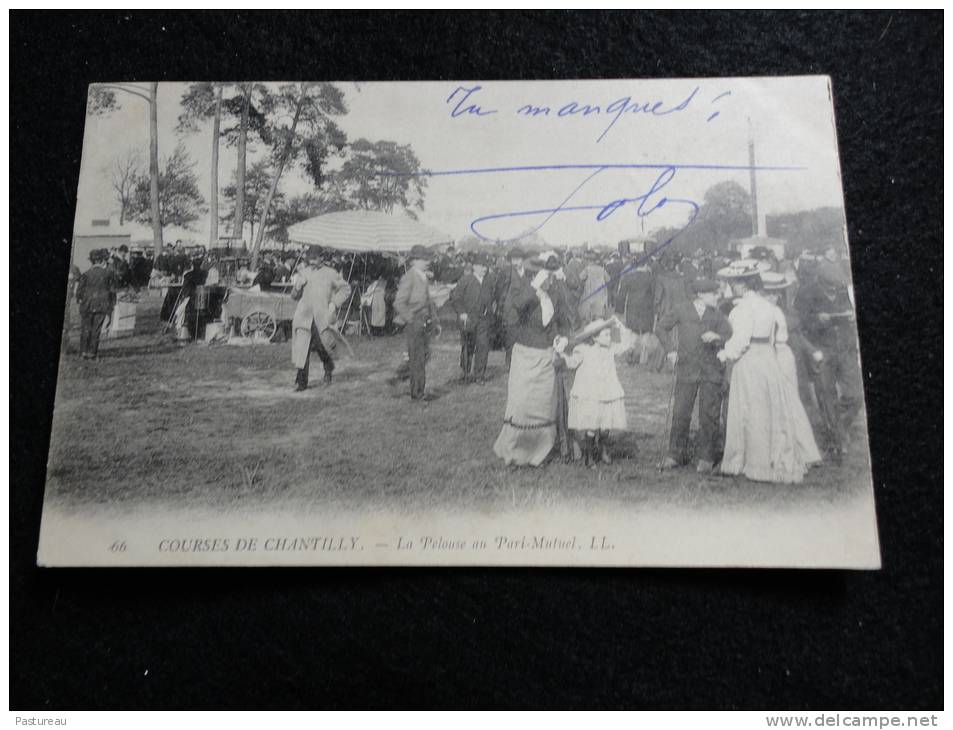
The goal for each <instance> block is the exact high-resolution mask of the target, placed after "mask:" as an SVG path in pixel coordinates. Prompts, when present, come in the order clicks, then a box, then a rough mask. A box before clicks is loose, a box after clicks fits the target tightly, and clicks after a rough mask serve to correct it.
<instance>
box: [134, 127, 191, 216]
mask: <svg viewBox="0 0 953 730" xmlns="http://www.w3.org/2000/svg"><path fill="white" fill-rule="evenodd" d="M195 167H196V162H195V160H193V159H192V158H191V156H190V155H189V153H188V152H187V151H186V149H185V146H184V145H183V144H182V143H181V142H180V143H179V144H178V145H176V148H175V150H174V151H173V152H172V154H171V155H169V156H168V157H167V158H166V159H165V161H164V165H163V166H162V170H161V172H160V173H159V174H158V175H156V176H155V177H154V178H153V176H152V175H148V176H146V175H142V176H140V177H139V178H138V180H137V181H136V189H135V196H134V198H133V211H134V215H135V217H136V219H137V220H139V221H141V222H143V223H150V224H152V226H153V227H155V226H158V227H159V228H160V230H161V229H162V228H163V227H165V226H170V225H171V226H180V227H182V228H191V225H192V223H194V222H195V221H197V220H198V219H199V218H200V217H201V216H202V214H204V213H205V211H206V210H207V209H206V208H205V199H204V198H203V197H202V193H201V192H200V191H199V185H198V175H196V173H195ZM153 180H154V181H155V183H156V185H157V186H158V195H159V215H158V217H157V218H154V217H153V212H152V206H151V205H150V202H149V200H150V198H151V196H152V193H151V187H152V183H153Z"/></svg>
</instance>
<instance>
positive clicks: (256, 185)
mask: <svg viewBox="0 0 953 730" xmlns="http://www.w3.org/2000/svg"><path fill="white" fill-rule="evenodd" d="M273 175H274V173H273V171H272V169H271V163H270V161H269V160H267V159H264V160H259V161H257V162H255V163H254V164H252V166H251V167H250V168H248V170H247V171H246V172H245V212H244V213H245V214H244V218H245V223H248V224H250V225H251V227H252V235H254V228H255V225H256V224H257V223H258V222H259V221H260V220H261V214H262V208H263V207H264V203H265V197H266V196H267V195H268V188H269V187H270V186H271V181H272V177H273ZM236 177H237V176H236V175H234V174H233V175H232V182H231V184H230V185H226V186H225V187H224V188H222V197H223V198H224V199H225V201H226V203H227V204H228V205H229V206H230V207H231V209H230V210H229V211H228V212H227V213H225V214H224V215H223V216H222V220H223V221H234V220H235V199H236V196H237V193H238V183H237V180H236ZM283 200H284V194H283V193H282V192H281V191H280V189H279V190H276V191H275V201H283ZM237 233H238V232H237V231H236V234H237Z"/></svg>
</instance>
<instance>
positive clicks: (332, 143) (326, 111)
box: [252, 83, 347, 266]
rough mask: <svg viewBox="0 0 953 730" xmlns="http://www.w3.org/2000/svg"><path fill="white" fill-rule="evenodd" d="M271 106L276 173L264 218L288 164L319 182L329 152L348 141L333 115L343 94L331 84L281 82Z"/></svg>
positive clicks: (255, 254)
mask: <svg viewBox="0 0 953 730" xmlns="http://www.w3.org/2000/svg"><path fill="white" fill-rule="evenodd" d="M269 102H270V103H271V105H272V117H271V118H272V120H273V121H272V123H271V125H270V126H269V134H270V136H271V138H272V139H273V144H272V159H273V160H274V162H275V176H274V179H273V180H272V184H271V188H270V190H269V194H268V197H267V198H266V200H265V204H264V207H263V210H262V220H263V221H266V220H267V218H268V214H269V211H270V209H271V204H272V200H273V198H274V194H275V191H276V190H277V188H278V183H279V181H280V179H281V174H282V172H283V171H284V169H285V166H286V164H287V163H289V162H291V161H293V160H299V161H300V162H301V164H302V166H303V167H304V171H305V172H306V173H307V174H308V176H310V177H311V179H312V180H313V181H314V182H315V185H318V186H319V185H320V184H321V183H322V182H323V180H324V167H325V164H326V161H327V159H328V156H329V155H330V154H331V152H332V151H337V152H338V153H340V152H341V151H343V149H344V146H345V144H346V142H347V138H346V136H345V135H344V132H342V131H341V130H340V128H339V127H338V126H337V125H336V124H335V123H334V121H333V120H332V118H331V117H332V116H338V115H341V114H345V113H346V112H347V106H346V105H345V103H344V93H343V92H342V91H341V90H340V89H339V88H338V87H336V86H334V85H333V84H315V83H300V84H284V85H282V86H281V87H279V88H278V91H277V93H276V94H274V95H273V96H272V97H270V98H269ZM264 231H265V226H264V225H262V226H259V229H258V236H257V238H255V243H254V246H253V248H252V266H255V264H256V263H257V259H258V252H259V250H260V249H261V244H262V240H263V239H264Z"/></svg>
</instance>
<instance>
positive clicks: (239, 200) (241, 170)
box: [232, 84, 251, 239]
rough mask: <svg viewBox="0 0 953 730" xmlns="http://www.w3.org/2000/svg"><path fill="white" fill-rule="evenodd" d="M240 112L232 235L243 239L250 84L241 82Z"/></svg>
mask: <svg viewBox="0 0 953 730" xmlns="http://www.w3.org/2000/svg"><path fill="white" fill-rule="evenodd" d="M240 89H241V104H242V112H241V117H240V122H239V126H238V162H237V164H236V167H235V180H236V183H235V187H236V194H235V227H234V231H233V233H232V235H235V234H236V233H237V234H238V238H239V239H244V231H245V165H246V162H247V160H246V158H247V154H248V152H247V148H248V110H249V107H250V106H251V84H241V85H240Z"/></svg>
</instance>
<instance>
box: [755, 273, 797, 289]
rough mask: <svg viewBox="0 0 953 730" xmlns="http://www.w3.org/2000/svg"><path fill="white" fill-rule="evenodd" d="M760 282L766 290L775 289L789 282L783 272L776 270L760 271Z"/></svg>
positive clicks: (782, 287)
mask: <svg viewBox="0 0 953 730" xmlns="http://www.w3.org/2000/svg"><path fill="white" fill-rule="evenodd" d="M761 284H762V285H763V286H764V288H765V290H766V291H775V290H778V289H784V288H785V287H787V286H790V284H791V282H790V281H789V280H788V278H787V277H786V276H785V275H784V274H779V273H777V272H776V271H762V272H761Z"/></svg>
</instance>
